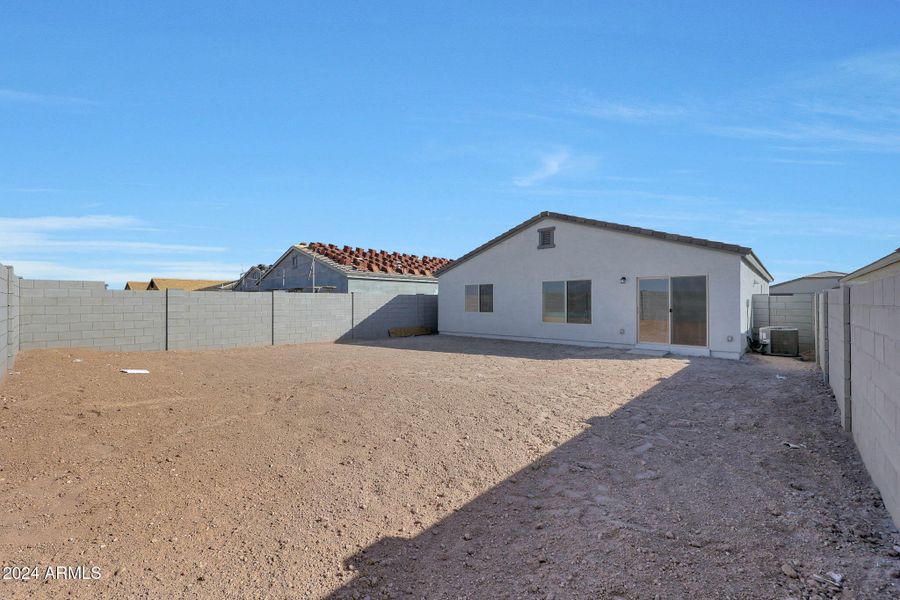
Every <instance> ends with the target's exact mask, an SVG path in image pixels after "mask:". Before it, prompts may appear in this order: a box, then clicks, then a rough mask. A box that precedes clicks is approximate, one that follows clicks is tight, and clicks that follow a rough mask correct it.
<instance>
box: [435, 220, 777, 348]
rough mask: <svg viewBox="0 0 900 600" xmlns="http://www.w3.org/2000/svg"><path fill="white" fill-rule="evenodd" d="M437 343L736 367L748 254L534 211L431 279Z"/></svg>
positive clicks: (761, 282) (744, 319) (746, 318)
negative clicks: (629, 353)
mask: <svg viewBox="0 0 900 600" xmlns="http://www.w3.org/2000/svg"><path fill="white" fill-rule="evenodd" d="M438 279H439V280H440V310H439V311H438V328H439V330H440V332H441V333H442V334H450V335H464V336H477V337H490V338H505V339H513V340H525V341H539V342H555V343H567V344H582V345H591V346H608V347H616V348H639V349H646V350H666V351H671V352H675V353H681V354H690V355H700V356H714V357H721V358H739V357H740V356H741V355H742V354H743V353H744V351H745V349H746V347H747V336H748V334H749V333H750V309H751V297H752V295H753V294H760V293H767V292H768V288H769V282H771V281H772V276H771V275H770V274H769V272H768V271H767V270H766V268H765V266H763V264H762V263H761V262H760V260H759V258H757V256H756V255H755V254H754V253H753V251H752V250H751V249H750V248H745V247H743V246H737V245H734V244H725V243H721V242H714V241H710V240H703V239H698V238H692V237H686V236H681V235H674V234H669V233H663V232H659V231H652V230H649V229H641V228H637V227H629V226H626V225H617V224H615V223H607V222H604V221H595V220H591V219H583V218H580V217H573V216H569V215H562V214H558V213H552V212H543V213H541V214H539V215H537V216H535V217H533V218H531V219H529V220H528V221H525V222H524V223H522V224H521V225H518V226H516V227H514V228H513V229H511V230H509V231H507V232H506V233H504V234H501V235H500V236H498V237H496V238H494V239H493V240H491V241H489V242H487V243H486V244H484V245H482V246H480V247H478V248H476V249H475V250H473V251H472V252H469V253H468V254H466V255H464V256H463V257H461V258H459V259H458V260H455V261H453V262H452V263H450V264H449V265H448V266H446V267H444V268H442V269H441V270H439V271H438Z"/></svg>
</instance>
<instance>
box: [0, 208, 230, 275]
mask: <svg viewBox="0 0 900 600" xmlns="http://www.w3.org/2000/svg"><path fill="white" fill-rule="evenodd" d="M123 234H127V236H128V239H121V238H120V239H110V236H116V237H118V236H121V235H123ZM140 236H145V237H150V238H151V239H144V240H142V239H135V238H139V237H140ZM170 236H171V234H170V233H169V232H165V231H161V230H159V229H157V228H154V227H151V226H150V225H149V224H148V223H146V222H144V221H143V220H141V219H138V218H135V217H132V216H121V215H82V216H40V217H4V218H0V262H3V263H5V264H12V265H13V266H14V267H15V268H16V270H17V272H19V274H21V275H26V276H28V277H47V278H51V279H92V280H104V281H111V282H119V281H125V280H126V279H140V278H141V277H142V276H144V275H149V274H152V275H153V276H160V275H163V274H166V275H169V276H172V277H182V276H184V277H203V278H206V277H213V278H218V277H220V276H222V278H223V279H225V278H228V277H232V276H234V275H235V273H239V272H240V266H239V265H238V266H235V265H231V264H225V263H217V262H207V261H196V259H195V258H194V257H196V256H198V255H208V254H211V253H221V252H225V251H226V250H227V249H226V248H225V247H222V246H206V245H200V244H181V243H176V242H174V241H172V242H170V241H158V239H159V238H162V239H163V240H166V239H167V238H169V237H170ZM153 238H157V239H153ZM47 255H53V257H54V260H49V259H48V258H47ZM154 255H170V256H173V257H181V258H179V259H178V260H165V261H162V260H158V259H154V260H152V261H150V262H148V261H147V257H149V256H154ZM226 273H227V274H228V275H227V276H225V275H224V274H226Z"/></svg>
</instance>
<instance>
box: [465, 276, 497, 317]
mask: <svg viewBox="0 0 900 600" xmlns="http://www.w3.org/2000/svg"><path fill="white" fill-rule="evenodd" d="M466 312H494V284H492V283H482V284H481V285H467V286H466Z"/></svg>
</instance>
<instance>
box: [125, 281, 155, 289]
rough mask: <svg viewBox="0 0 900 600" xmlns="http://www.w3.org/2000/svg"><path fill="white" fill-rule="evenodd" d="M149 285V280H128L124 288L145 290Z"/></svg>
mask: <svg viewBox="0 0 900 600" xmlns="http://www.w3.org/2000/svg"><path fill="white" fill-rule="evenodd" d="M149 285H150V282H149V281H128V282H126V283H125V289H126V290H131V291H145V290H146V289H147V287H148V286H149Z"/></svg>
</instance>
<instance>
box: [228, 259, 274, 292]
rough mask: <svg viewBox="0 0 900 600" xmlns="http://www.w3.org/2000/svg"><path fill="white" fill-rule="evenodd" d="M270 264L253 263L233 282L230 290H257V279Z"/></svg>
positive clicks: (259, 278)
mask: <svg viewBox="0 0 900 600" xmlns="http://www.w3.org/2000/svg"><path fill="white" fill-rule="evenodd" d="M269 266H270V265H253V266H252V267H250V268H249V269H247V270H246V271H244V274H243V275H241V278H240V279H238V280H237V283H235V284H234V287H233V288H232V291H234V292H258V291H260V289H259V281H260V280H261V279H262V276H263V273H265V272H266V270H267V269H268V268H269Z"/></svg>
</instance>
